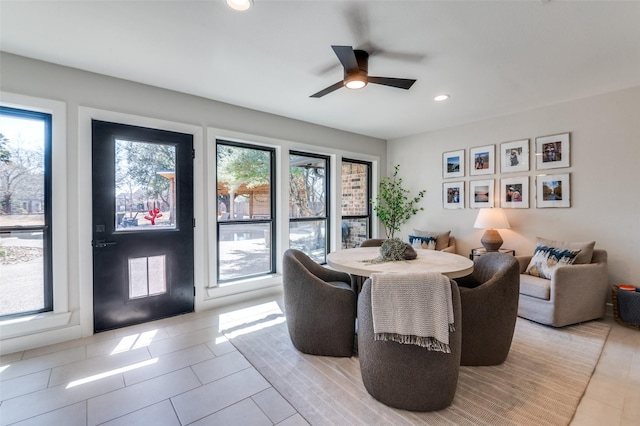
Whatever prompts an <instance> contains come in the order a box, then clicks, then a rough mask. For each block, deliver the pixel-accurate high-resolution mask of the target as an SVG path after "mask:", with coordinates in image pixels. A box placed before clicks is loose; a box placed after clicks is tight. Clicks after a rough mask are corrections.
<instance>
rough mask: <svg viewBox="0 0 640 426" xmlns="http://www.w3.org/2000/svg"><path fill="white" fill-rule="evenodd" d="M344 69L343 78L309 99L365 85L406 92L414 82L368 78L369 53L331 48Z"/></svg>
mask: <svg viewBox="0 0 640 426" xmlns="http://www.w3.org/2000/svg"><path fill="white" fill-rule="evenodd" d="M331 48H332V49H333V51H334V52H335V53H336V56H337V57H338V59H339V60H340V63H341V64H342V66H343V68H344V78H343V79H342V80H340V81H339V82H337V83H335V84H332V85H331V86H329V87H327V88H325V89H322V90H321V91H319V92H318V93H314V94H313V95H311V96H310V97H311V98H321V97H323V96H324V95H327V94H329V93H331V92H333V91H336V90H338V89H340V88H341V87H346V88H348V89H361V88H363V87H364V86H366V85H367V83H375V84H382V85H384V86H391V87H396V88H398V89H405V90H408V89H409V88H410V87H411V86H412V85H413V83H415V82H416V80H411V79H407V78H392V77H370V76H369V53H367V52H366V51H364V50H354V49H353V47H351V46H331Z"/></svg>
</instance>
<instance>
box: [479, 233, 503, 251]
mask: <svg viewBox="0 0 640 426" xmlns="http://www.w3.org/2000/svg"><path fill="white" fill-rule="evenodd" d="M480 242H481V243H482V246H483V247H484V248H485V249H486V250H487V251H498V249H500V247H502V243H503V242H504V241H502V237H501V236H500V234H499V233H498V231H496V230H495V229H487V231H486V232H485V233H484V235H483V236H482V239H481V240H480Z"/></svg>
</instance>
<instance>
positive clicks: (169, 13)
mask: <svg viewBox="0 0 640 426" xmlns="http://www.w3.org/2000/svg"><path fill="white" fill-rule="evenodd" d="M254 2H255V4H254V7H253V8H252V9H251V10H250V11H248V12H242V13H239V12H234V11H232V10H231V9H229V8H228V7H227V6H226V5H225V3H224V0H205V1H190V0H181V1H151V0H143V1H96V0H93V1H92V0H83V1H55V0H49V1H39V2H38V1H7V0H0V48H1V50H3V51H6V52H9V53H15V54H18V55H23V56H27V57H32V58H37V59H42V60H45V61H49V62H53V63H57V64H62V65H67V66H71V67H75V68H80V69H83V70H88V71H93V72H97V73H101V74H106V75H110V76H114V77H119V78H124V79H128V80H133V81H137V82H141V83H146V84H150V85H154V86H158V87H163V88H167V89H172V90H177V91H180V92H185V93H190V94H193V95H198V96H202V97H205V98H210V99H214V100H217V101H222V102H227V103H231V104H235V105H239V106H243V107H247V108H252V109H256V110H260V111H265V112H269V113H273V114H278V115H282V116H286V117H291V118H295V119H299V120H304V121H308V122H312V123H317V124H321V125H325V126H329V127H334V128H338V129H343V130H347V131H351V132H355V133H360V134H364V135H369V136H374V137H378V138H382V139H393V138H397V137H401V136H406V135H411V134H416V133H421V132H425V131H429V130H433V129H437V128H443V127H449V126H454V125H459V124H462V123H467V122H472V121H476V120H480V119H484V118H488V117H493V116H499V115H503V114H507V113H511V112H515V111H522V110H527V109H531V108H535V107H539V106H544V105H549V104H554V103H558V102H562V101H565V100H570V99H576V98H581V97H585V96H591V95H594V94H599V93H604V92H609V91H613V90H618V89H623V88H627V87H632V86H638V85H640V2H638V1H629V2H610V1H592V2H587V1H582V2H578V1H555V0H554V1H544V0H543V1H540V0H532V1H528V0H521V1H504V2H500V1H397V0H394V1H312V0H297V1H283V0H254ZM331 45H352V46H353V47H354V48H362V47H365V48H370V47H371V46H373V47H374V49H375V51H373V52H372V53H373V54H372V57H371V59H370V61H369V75H375V76H384V77H400V78H413V79H417V80H418V81H417V82H416V83H415V84H414V86H413V87H412V88H411V89H410V90H408V91H405V90H401V89H394V88H389V87H385V86H380V85H375V84H370V85H369V86H367V87H366V88H364V89H362V90H359V91H351V90H348V89H340V90H338V91H336V92H333V93H331V94H329V95H327V96H325V97H323V98H320V99H312V98H310V97H309V95H311V94H313V93H315V92H317V91H319V90H321V89H323V88H325V87H327V86H329V85H331V84H333V83H336V82H337V81H339V80H341V79H342V68H341V67H340V66H339V62H338V59H337V58H336V56H335V54H334V53H333V50H332V49H331ZM376 52H377V53H376ZM439 93H449V94H451V96H452V97H451V99H450V100H449V101H447V102H444V103H436V102H434V101H433V97H434V96H435V95H437V94H439Z"/></svg>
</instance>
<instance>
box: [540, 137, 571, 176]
mask: <svg viewBox="0 0 640 426" xmlns="http://www.w3.org/2000/svg"><path fill="white" fill-rule="evenodd" d="M569 149H570V148H569V133H562V134H560V135H553V136H543V137H539V138H536V169H538V170H545V169H557V168H560V167H569V165H570V164H569Z"/></svg>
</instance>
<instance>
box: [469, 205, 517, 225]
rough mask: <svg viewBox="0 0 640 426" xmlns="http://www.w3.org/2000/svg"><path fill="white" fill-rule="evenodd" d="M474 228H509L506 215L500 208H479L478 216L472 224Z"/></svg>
mask: <svg viewBox="0 0 640 426" xmlns="http://www.w3.org/2000/svg"><path fill="white" fill-rule="evenodd" d="M473 227H474V228H482V229H508V228H511V226H510V225H509V221H508V220H507V216H506V215H505V214H504V211H503V210H502V209H498V208H495V209H480V211H478V217H476V222H475V223H474V224H473Z"/></svg>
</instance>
